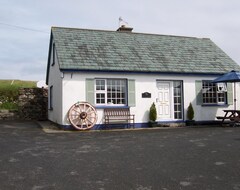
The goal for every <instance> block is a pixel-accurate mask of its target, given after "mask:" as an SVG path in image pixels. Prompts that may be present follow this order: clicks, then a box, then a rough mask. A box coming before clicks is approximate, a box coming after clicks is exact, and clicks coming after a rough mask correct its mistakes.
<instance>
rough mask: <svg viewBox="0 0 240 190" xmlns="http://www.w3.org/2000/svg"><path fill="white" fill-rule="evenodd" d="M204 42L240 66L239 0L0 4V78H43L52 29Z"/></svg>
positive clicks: (0, 0) (15, 0) (4, 0)
mask: <svg viewBox="0 0 240 190" xmlns="http://www.w3.org/2000/svg"><path fill="white" fill-rule="evenodd" d="M119 17H121V18H122V19H123V20H124V21H126V22H127V23H128V25H129V26H131V27H133V32H138V33H139V32H140V33H152V34H163V35H176V36H189V37H199V38H210V39H211V40H212V41H213V42H214V43H215V44H217V45H218V46H219V47H220V48H221V49H222V50H223V51H224V52H226V53H227V54H228V55H229V56H230V57H231V58H232V59H233V60H234V61H235V62H237V63H238V64H240V1H239V0H184V1H181V0H121V1H120V0H21V1H20V0H0V79H19V80H34V81H41V80H45V78H46V69H47V58H48V48H49V39H50V31H51V27H52V26H59V27H73V28H87V29H100V30H112V31H115V30H116V29H117V28H118V26H119Z"/></svg>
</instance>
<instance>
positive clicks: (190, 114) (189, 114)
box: [187, 103, 194, 120]
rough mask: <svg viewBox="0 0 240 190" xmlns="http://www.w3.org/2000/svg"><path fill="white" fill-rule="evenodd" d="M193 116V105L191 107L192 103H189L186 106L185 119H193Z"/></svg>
mask: <svg viewBox="0 0 240 190" xmlns="http://www.w3.org/2000/svg"><path fill="white" fill-rule="evenodd" d="M193 118H194V110H193V107H192V103H190V104H189V106H188V108H187V119H189V120H193Z"/></svg>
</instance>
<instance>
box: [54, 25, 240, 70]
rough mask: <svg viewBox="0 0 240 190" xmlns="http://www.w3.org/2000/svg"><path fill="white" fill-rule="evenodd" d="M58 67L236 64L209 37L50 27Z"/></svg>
mask: <svg viewBox="0 0 240 190" xmlns="http://www.w3.org/2000/svg"><path fill="white" fill-rule="evenodd" d="M52 38H53V40H54V42H55V48H56V51H57V57H58V60H59V66H60V69H62V70H65V69H70V70H94V71H123V72H125V71H128V72H129V71H130V72H174V73H205V74H206V73H209V74H217V73H226V72H228V71H230V70H240V66H239V65H238V64H237V63H236V62H234V61H233V60H232V59H231V58H230V57H229V56H228V55H226V53H224V52H223V51H222V50H221V49H220V48H219V47H217V46H216V45H215V44H214V43H213V42H212V41H211V40H210V39H206V38H193V37H180V36H168V35H155V34H142V33H134V32H117V31H103V30H87V29H74V28H60V27H53V28H52Z"/></svg>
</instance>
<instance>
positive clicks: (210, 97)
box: [202, 81, 226, 104]
mask: <svg viewBox="0 0 240 190" xmlns="http://www.w3.org/2000/svg"><path fill="white" fill-rule="evenodd" d="M202 95H203V104H226V92H224V91H219V90H218V86H217V84H215V83H211V81H202Z"/></svg>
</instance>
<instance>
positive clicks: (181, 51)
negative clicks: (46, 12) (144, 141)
mask: <svg viewBox="0 0 240 190" xmlns="http://www.w3.org/2000/svg"><path fill="white" fill-rule="evenodd" d="M231 70H240V67H239V65H238V64H237V63H235V62H234V61H233V60H232V59H231V58H230V57H229V56H228V55H226V54H225V53H224V52H223V51H222V50H221V49H220V48H219V47H218V46H217V45H216V44H214V43H213V42H212V41H211V40H210V39H208V38H195V37H183V36H169V35H157V34H144V33H134V32H132V28H126V27H124V26H122V27H120V28H119V29H118V30H117V31H104V30H89V29H75V28H61V27H53V28H52V30H51V37H50V45H49V55H48V66H47V77H46V83H47V84H48V86H49V112H48V118H49V120H51V121H53V122H55V123H57V124H59V125H61V126H63V127H69V126H70V125H71V124H70V122H69V119H68V111H69V109H70V107H71V106H72V105H73V104H75V103H76V102H79V101H84V102H88V103H90V104H92V105H93V106H94V107H95V109H96V112H97V116H98V117H97V118H98V119H97V121H96V124H95V126H94V127H93V128H101V127H103V126H104V119H103V117H104V114H103V113H104V112H103V111H104V109H105V108H109V107H110V108H129V109H130V113H131V114H134V115H135V121H134V122H135V127H146V126H147V123H148V121H149V108H150V106H151V104H152V103H153V102H154V103H155V104H156V107H157V122H159V123H161V122H162V123H171V124H173V123H184V122H185V121H186V120H187V118H186V109H187V107H188V105H189V103H192V105H193V108H194V112H195V117H194V119H195V121H197V122H209V121H214V120H215V118H216V115H222V114H223V113H222V110H223V109H231V108H233V105H232V104H233V93H232V84H228V85H227V92H225V91H219V90H218V88H217V84H213V83H211V80H213V79H215V78H216V77H218V76H220V75H222V74H224V73H226V72H229V71H231ZM238 106H239V105H238Z"/></svg>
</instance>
